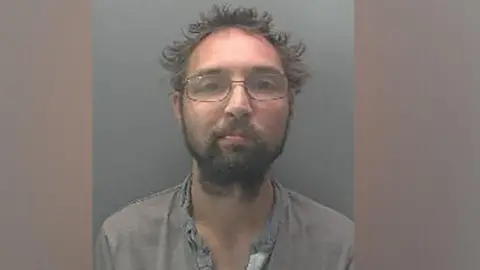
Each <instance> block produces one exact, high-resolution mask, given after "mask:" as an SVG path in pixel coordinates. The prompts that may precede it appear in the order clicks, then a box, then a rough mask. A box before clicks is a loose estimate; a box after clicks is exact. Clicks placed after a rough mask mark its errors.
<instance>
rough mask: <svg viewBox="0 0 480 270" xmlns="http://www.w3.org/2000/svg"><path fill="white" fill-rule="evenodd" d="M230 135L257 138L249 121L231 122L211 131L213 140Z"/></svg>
mask: <svg viewBox="0 0 480 270" xmlns="http://www.w3.org/2000/svg"><path fill="white" fill-rule="evenodd" d="M230 134H238V135H241V136H243V137H246V138H257V136H258V135H257V133H256V132H255V129H254V128H253V126H252V125H251V123H250V122H249V121H244V120H238V119H236V120H232V121H230V122H228V123H226V124H225V125H223V126H222V127H219V128H217V129H215V130H214V131H213V136H214V137H215V138H221V137H225V136H227V135H230Z"/></svg>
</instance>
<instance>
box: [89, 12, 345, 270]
mask: <svg viewBox="0 0 480 270" xmlns="http://www.w3.org/2000/svg"><path fill="white" fill-rule="evenodd" d="M304 49H305V46H304V45H303V44H302V43H300V44H297V45H292V44H290V39H289V36H288V35H286V34H284V33H280V32H275V31H274V29H273V28H272V24H271V16H270V15H269V14H268V13H263V14H258V12H257V11H256V10H255V9H246V8H237V9H232V8H230V7H229V6H214V7H213V9H212V11H211V12H210V13H208V14H203V15H202V17H201V19H200V20H199V21H198V22H197V23H195V24H192V25H190V27H189V28H188V33H186V38H185V40H183V41H181V42H174V43H173V45H171V46H169V47H167V48H166V49H165V50H164V53H163V64H164V66H165V68H167V70H169V71H170V72H171V73H172V79H171V84H172V86H173V88H174V90H175V91H174V92H173V93H172V103H173V108H174V114H175V116H176V118H177V119H178V121H179V123H180V124H181V127H182V130H183V135H184V139H185V144H186V146H187V149H188V151H189V153H190V154H191V155H192V157H193V164H192V170H191V173H189V174H188V176H187V177H186V179H185V180H184V181H183V183H181V184H179V185H178V186H176V187H173V188H171V189H168V190H165V191H162V192H160V193H157V194H155V195H152V196H150V197H148V198H144V199H142V200H139V201H137V202H135V203H132V204H130V205H129V206H127V207H125V208H124V209H122V210H121V211H119V212H117V213H115V214H113V215H112V216H110V217H109V218H108V219H107V220H106V221H105V222H104V224H103V226H102V228H101V232H100V235H99V237H98V240H97V244H96V252H95V266H96V269H97V270H107V269H108V270H111V269H116V270H134V269H135V270H140V269H149V270H150V269H151V270H153V269H157V270H177V269H178V270H188V269H218V270H225V269H228V270H239V269H249V270H253V269H255V270H260V269H272V270H282V269H285V270H287V269H288V270H294V269H307V270H308V269H323V270H346V269H348V270H352V269H353V267H354V266H353V239H354V234H353V223H352V222H351V221H350V220H349V219H347V218H346V217H344V216H343V215H341V214H339V213H337V212H335V211H333V210H331V209H329V208H327V207H324V206H321V205H319V204H317V203H315V202H314V201H312V200H310V199H308V198H306V197H304V196H302V195H300V194H298V193H295V192H293V191H291V190H288V189H286V188H285V187H283V186H282V185H281V184H280V183H278V182H277V181H276V180H275V177H274V175H273V173H272V171H271V165H272V163H273V162H274V161H275V160H276V159H277V157H278V156H279V155H280V154H281V153H282V150H283V147H284V144H285V141H286V138H287V134H288V128H289V124H290V120H291V118H292V116H293V111H294V98H295V95H296V94H297V93H298V92H299V90H300V88H301V87H302V86H303V85H304V84H305V81H306V79H307V77H308V73H307V71H306V69H305V67H304V65H303V62H302V55H303V52H304Z"/></svg>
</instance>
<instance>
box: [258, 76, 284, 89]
mask: <svg viewBox="0 0 480 270" xmlns="http://www.w3.org/2000/svg"><path fill="white" fill-rule="evenodd" d="M251 86H252V87H253V88H254V89H255V90H256V91H272V90H276V89H278V88H279V87H278V86H279V84H278V79H276V78H275V76H268V75H262V76H256V77H255V78H252V80H251Z"/></svg>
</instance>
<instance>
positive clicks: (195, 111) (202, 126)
mask: <svg viewBox="0 0 480 270" xmlns="http://www.w3.org/2000/svg"><path fill="white" fill-rule="evenodd" d="M214 113H215V112H213V111H212V110H211V109H209V108H203V107H200V108H198V106H197V107H194V106H189V107H188V106H187V107H185V108H184V111H183V118H184V122H185V125H186V128H187V131H188V132H189V133H190V136H191V137H193V138H192V139H195V140H197V141H203V140H205V138H207V137H208V136H209V131H210V130H211V129H212V127H213V126H214V124H215V121H214V119H213V118H214V117H213V115H214Z"/></svg>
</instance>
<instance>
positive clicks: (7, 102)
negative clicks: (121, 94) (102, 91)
mask: <svg viewBox="0 0 480 270" xmlns="http://www.w3.org/2000/svg"><path fill="white" fill-rule="evenodd" d="M90 12H91V2H90V1H84V0H82V1H80V0H77V1H71V0H42V1H34V0H30V1H1V3H0V40H1V42H0V44H1V45H0V59H1V60H0V84H1V86H0V214H1V216H0V239H1V241H0V269H22V270H27V269H35V270H43V269H45V270H57V269H58V270H60V269H62V270H64V269H69V270H76V269H78V270H85V269H91V246H92V244H91V239H92V237H91V224H92V216H91V212H92V211H91V206H92V199H91V193H92V190H91V188H92V178H91V161H92V159H91V137H92V136H91V133H92V119H91V114H92V100H91V99H92V96H91V85H92V78H91V77H92V63H91V58H92V56H91V29H90V27H91V23H90Z"/></svg>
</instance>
